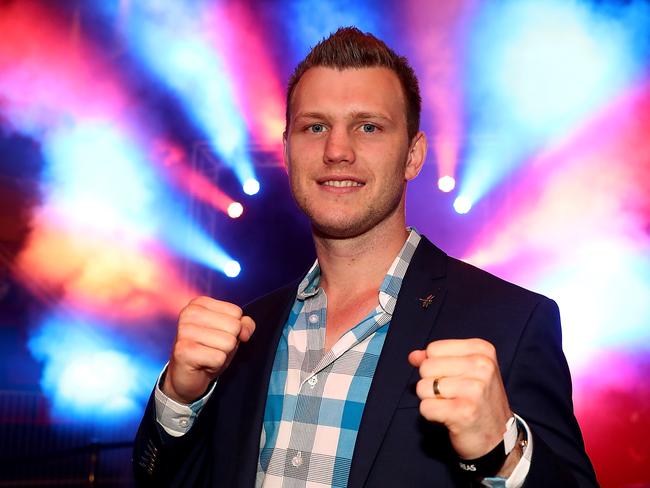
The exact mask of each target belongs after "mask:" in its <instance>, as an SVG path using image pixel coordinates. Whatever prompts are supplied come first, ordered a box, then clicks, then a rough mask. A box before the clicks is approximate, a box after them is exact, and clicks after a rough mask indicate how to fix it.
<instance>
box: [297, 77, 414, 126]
mask: <svg viewBox="0 0 650 488" xmlns="http://www.w3.org/2000/svg"><path fill="white" fill-rule="evenodd" d="M289 108H290V113H291V115H292V116H296V115H299V114H300V113H302V112H324V113H328V112H332V111H336V112H337V113H340V112H359V111H379V112H383V113H385V114H386V115H388V116H391V117H395V118H398V117H403V118H404V119H405V118H406V115H405V114H406V103H405V100H404V93H403V90H402V85H401V83H400V81H399V78H398V77H397V75H396V74H395V72H394V71H392V70H390V69H388V68H380V67H373V68H348V69H342V70H339V69H336V68H326V67H322V66H318V67H315V68H310V69H308V70H307V71H305V73H304V74H303V75H302V77H301V78H300V81H299V82H298V84H297V85H296V88H295V89H294V92H293V95H292V97H291V100H290V107H289Z"/></svg>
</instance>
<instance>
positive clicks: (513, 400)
mask: <svg viewBox="0 0 650 488" xmlns="http://www.w3.org/2000/svg"><path fill="white" fill-rule="evenodd" d="M504 382H505V387H506V391H507V392H508V398H509V402H510V407H511V408H512V410H513V411H514V412H516V413H517V414H519V415H520V416H521V417H522V418H523V419H524V420H525V421H526V422H527V423H528V425H529V426H530V428H531V431H532V435H533V438H534V445H533V457H532V460H531V466H530V470H529V472H528V476H527V478H526V482H525V484H524V487H526V488H530V487H538V486H539V487H546V486H558V487H559V486H567V487H569V486H579V487H597V486H598V483H597V481H596V476H595V473H594V470H593V467H592V465H591V462H590V461H589V458H588V457H587V455H586V453H585V448H584V443H583V440H582V434H581V432H580V427H579V426H578V422H577V420H576V418H575V416H574V413H573V401H572V398H571V395H572V386H571V376H570V372H569V367H568V365H567V362H566V358H565V356H564V353H563V352H562V332H561V327H560V314H559V310H558V307H557V305H556V303H555V302H554V301H552V300H549V299H548V298H542V299H541V300H540V301H539V302H538V304H537V305H536V306H535V308H534V309H533V311H532V313H531V315H530V317H529V319H528V322H527V324H526V326H525V327H524V329H523V332H522V334H521V336H520V339H519V344H518V346H517V348H516V352H515V355H514V358H513V362H512V365H511V368H510V369H509V373H508V377H507V378H504Z"/></svg>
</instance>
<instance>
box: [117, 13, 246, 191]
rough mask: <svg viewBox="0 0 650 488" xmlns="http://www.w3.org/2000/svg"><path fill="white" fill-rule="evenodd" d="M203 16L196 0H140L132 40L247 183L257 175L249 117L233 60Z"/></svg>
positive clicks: (132, 24) (131, 20)
mask: <svg viewBox="0 0 650 488" xmlns="http://www.w3.org/2000/svg"><path fill="white" fill-rule="evenodd" d="M201 5H203V4H201ZM201 5H199V7H200V6H201ZM205 6H206V7H207V4H205ZM201 19H202V16H201V13H200V12H197V5H196V4H194V3H192V4H190V5H186V4H185V3H182V2H139V3H135V4H134V5H133V9H132V12H130V14H129V16H128V29H127V32H128V41H129V43H130V44H131V47H132V49H133V50H134V51H135V52H136V53H137V55H138V56H139V57H140V59H141V60H142V61H143V62H144V64H145V65H146V66H147V67H148V68H149V69H150V70H151V71H152V72H153V73H154V74H155V75H156V76H158V77H159V78H160V80H161V82H162V83H163V84H164V85H165V86H166V87H168V88H169V89H170V90H172V91H173V92H174V93H175V94H176V96H177V97H178V98H179V99H180V100H181V102H182V103H183V104H184V106H185V108H186V110H187V112H188V113H189V114H190V116H191V118H192V119H193V121H194V122H195V123H196V124H197V126H198V127H199V128H200V129H201V130H202V131H203V132H204V134H205V137H206V138H207V139H208V141H209V142H210V144H211V146H212V147H213V148H214V150H215V152H216V154H217V155H218V156H219V157H220V159H221V160H222V161H223V163H224V164H225V165H227V166H228V167H230V168H231V169H232V170H233V171H234V173H235V175H236V176H237V179H238V180H239V182H240V183H242V184H243V183H244V182H245V181H246V180H248V179H250V178H254V176H255V172H254V169H253V164H252V161H251V157H250V154H249V152H248V150H247V147H248V132H247V127H246V122H245V120H244V118H243V116H242V114H241V113H240V111H239V109H238V107H237V105H236V99H237V97H236V96H235V95H236V91H235V86H233V82H232V80H231V78H230V77H229V73H228V69H227V66H226V64H225V62H224V60H223V59H222V58H221V55H220V53H219V52H217V48H216V47H215V46H214V45H213V40H212V39H211V36H210V32H209V30H208V28H207V27H206V26H205V25H203V24H202V21H201ZM161 46H164V55H161V52H160V48H161Z"/></svg>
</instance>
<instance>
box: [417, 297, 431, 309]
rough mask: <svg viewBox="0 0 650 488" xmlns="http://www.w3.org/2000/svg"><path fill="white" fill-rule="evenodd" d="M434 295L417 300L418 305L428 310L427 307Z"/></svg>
mask: <svg viewBox="0 0 650 488" xmlns="http://www.w3.org/2000/svg"><path fill="white" fill-rule="evenodd" d="M434 298H435V295H427V297H426V298H418V300H420V305H421V306H422V308H429V305H431V303H432V302H433V299H434Z"/></svg>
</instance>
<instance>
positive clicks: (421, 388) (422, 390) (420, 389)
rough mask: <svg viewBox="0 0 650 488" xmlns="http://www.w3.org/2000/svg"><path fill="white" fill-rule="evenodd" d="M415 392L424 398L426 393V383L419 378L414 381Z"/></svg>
mask: <svg viewBox="0 0 650 488" xmlns="http://www.w3.org/2000/svg"><path fill="white" fill-rule="evenodd" d="M415 393H416V395H417V396H418V397H419V398H424V397H425V396H426V395H427V392H426V385H425V381H424V380H420V381H418V382H417V383H416V385H415Z"/></svg>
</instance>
